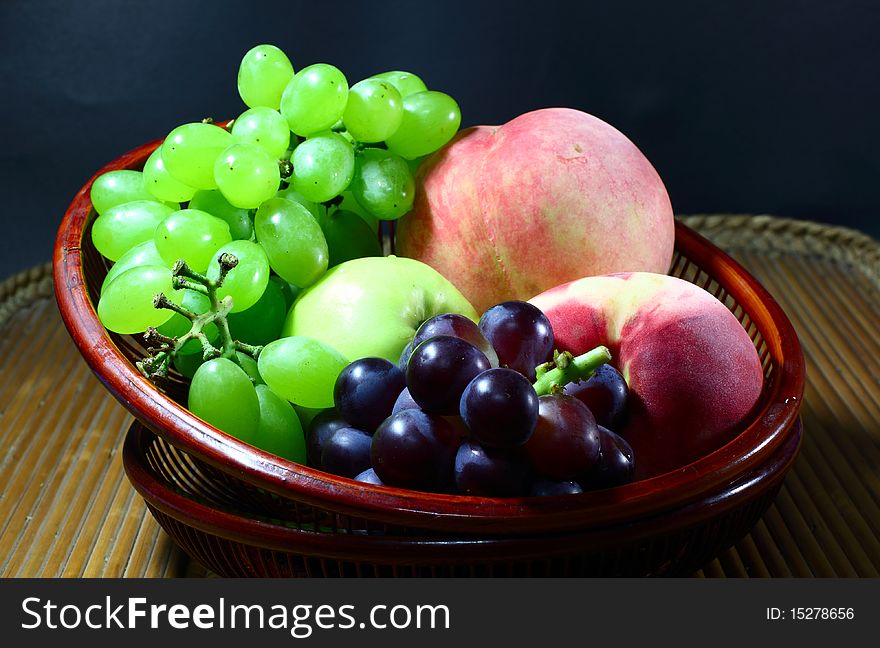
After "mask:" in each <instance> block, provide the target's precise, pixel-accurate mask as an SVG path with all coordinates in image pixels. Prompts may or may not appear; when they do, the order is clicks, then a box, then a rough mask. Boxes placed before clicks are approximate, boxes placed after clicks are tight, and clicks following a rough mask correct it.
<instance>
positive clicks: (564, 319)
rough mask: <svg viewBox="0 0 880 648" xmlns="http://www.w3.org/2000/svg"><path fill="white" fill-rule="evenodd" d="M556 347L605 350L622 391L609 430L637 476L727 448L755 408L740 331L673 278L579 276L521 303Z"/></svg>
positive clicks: (758, 380) (753, 358)
mask: <svg viewBox="0 0 880 648" xmlns="http://www.w3.org/2000/svg"><path fill="white" fill-rule="evenodd" d="M530 301H531V303H533V304H534V305H535V306H537V307H538V308H540V309H541V310H542V311H544V313H545V314H546V315H547V317H548V319H549V320H550V323H551V325H552V326H553V332H554V335H555V338H556V345H557V346H558V348H559V349H560V350H565V351H570V352H572V353H574V354H575V355H577V354H579V353H583V352H585V351H588V350H589V349H592V348H593V347H596V346H598V345H605V346H607V347H608V348H609V349H610V351H611V355H612V364H613V365H614V366H615V367H617V369H618V370H620V372H621V373H622V374H623V376H624V378H625V379H626V381H627V384H628V385H629V389H630V398H629V404H628V412H627V415H626V416H627V419H626V421H625V423H624V424H623V427H622V428H621V429H619V430H615V431H616V432H618V433H619V434H620V435H621V436H623V437H624V438H625V439H626V440H627V441H629V443H630V444H631V445H632V447H633V452H634V454H635V463H636V479H645V478H648V477H652V476H654V475H658V474H661V473H665V472H668V471H671V470H675V469H679V468H682V467H683V466H685V465H687V464H689V463H691V462H693V461H694V460H696V459H698V458H700V457H702V456H704V455H706V454H708V453H709V452H712V451H714V450H716V449H718V448H720V447H721V446H722V445H724V444H725V443H726V442H727V441H729V440H730V439H731V438H732V437H733V436H734V435H735V434H736V433H737V432H738V431H739V429H740V427H741V426H742V423H743V421H744V420H746V418H747V417H748V415H749V413H750V411H752V409H753V408H754V407H755V405H756V403H757V401H758V399H759V397H760V394H761V389H762V385H763V380H764V373H763V370H762V367H761V361H760V358H759V357H758V353H757V351H756V350H755V346H754V344H753V343H752V340H751V338H750V337H749V335H748V333H747V332H746V331H745V329H744V328H743V327H742V325H741V324H740V323H739V321H738V320H737V319H736V317H735V316H734V315H733V314H732V313H731V312H730V310H729V309H728V308H727V307H726V306H724V304H722V303H721V302H720V301H719V300H718V299H716V298H715V297H714V296H713V295H711V294H710V293H709V292H707V291H705V290H703V289H702V288H700V287H698V286H696V285H694V284H691V283H689V282H687V281H684V280H682V279H678V278H675V277H671V276H667V275H661V274H654V273H623V274H616V275H609V276H598V277H587V278H584V279H580V280H577V281H573V282H569V283H567V284H564V285H561V286H558V287H556V288H553V289H550V290H548V291H546V292H544V293H542V294H540V295H538V296H537V297H534V298H533V299H532V300H530Z"/></svg>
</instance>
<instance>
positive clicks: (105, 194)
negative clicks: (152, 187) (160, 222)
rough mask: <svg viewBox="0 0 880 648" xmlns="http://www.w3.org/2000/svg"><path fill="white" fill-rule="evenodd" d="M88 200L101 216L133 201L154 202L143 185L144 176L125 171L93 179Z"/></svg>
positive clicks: (110, 172)
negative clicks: (112, 208)
mask: <svg viewBox="0 0 880 648" xmlns="http://www.w3.org/2000/svg"><path fill="white" fill-rule="evenodd" d="M89 198H90V199H91V201H92V207H94V208H95V211H96V212H98V214H103V213H104V212H105V211H107V210H108V209H110V208H111V207H115V206H116V205H122V204H124V203H128V202H134V201H135V200H156V197H155V196H154V195H153V194H151V193H150V192H149V191H148V190H147V187H146V185H145V184H144V174H143V173H142V172H141V171H129V170H127V169H121V170H118V171H108V172H107V173H102V174H101V175H100V176H98V177H97V178H95V181H94V182H93V183H92V188H91V189H90V190H89ZM169 206H170V207H173V208H174V209H177V208H178V207H179V205H169Z"/></svg>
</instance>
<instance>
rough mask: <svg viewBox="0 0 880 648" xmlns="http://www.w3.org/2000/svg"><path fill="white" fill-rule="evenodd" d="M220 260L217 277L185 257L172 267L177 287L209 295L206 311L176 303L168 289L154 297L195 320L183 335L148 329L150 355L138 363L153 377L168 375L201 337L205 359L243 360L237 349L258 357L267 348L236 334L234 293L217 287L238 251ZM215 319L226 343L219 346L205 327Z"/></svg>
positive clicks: (162, 305)
mask: <svg viewBox="0 0 880 648" xmlns="http://www.w3.org/2000/svg"><path fill="white" fill-rule="evenodd" d="M217 262H218V265H219V266H220V271H219V272H218V274H217V278H216V279H211V278H210V277H208V276H206V275H203V274H201V273H199V272H196V271H195V270H193V269H192V268H190V267H189V266H188V265H187V264H186V262H185V261H184V260H183V259H181V260H180V261H178V262H177V263H175V264H174V267H173V268H172V270H171V275H172V285H173V286H174V288H175V289H177V290H183V289H188V290H195V291H198V292H200V293H201V294H203V295H206V296H207V297H208V300H209V301H210V304H211V306H210V308H209V309H208V310H207V311H206V312H204V313H202V314H197V313H194V312H192V311H191V310H189V309H188V308H186V307H184V306H181V305H180V304H175V303H174V302H173V301H171V300H170V299H169V298H168V296H167V295H165V294H164V293H159V294H158V295H156V296H155V297H154V298H153V306H155V307H156V308H165V309H168V310H172V311H174V312H175V313H179V314H180V315H183V316H184V317H186V318H187V319H188V320H189V321H190V322H191V327H190V330H189V331H187V332H186V333H185V334H183V335H181V336H179V337H169V336H167V335H163V334H162V333H160V332H159V331H158V330H157V329H156V328H154V327H150V328H148V329H147V332H146V333H144V338H143V339H144V342H145V343H146V345H147V350H148V352H149V353H150V357H148V358H145V359H144V360H142V361H140V362H138V363H137V367H138V369H139V370H140V371H141V373H142V374H144V375H145V376H146V377H147V378H149V379H150V380H155V379H156V378H157V377H163V378H164V377H166V376H167V375H168V369H169V368H170V366H171V361H172V360H173V359H174V358H175V356H176V355H177V354H178V353H179V352H180V350H181V349H182V348H183V346H184V345H185V344H186V343H187V342H189V341H190V340H198V341H199V343H200V344H201V345H202V357H203V358H204V359H205V360H211V359H212V358H218V357H221V356H222V357H224V358H229V359H230V360H232V361H233V362H235V363H236V364H240V363H239V360H238V358H237V357H236V355H235V353H236V351H241V352H242V353H245V354H247V355H249V356H251V357H252V358H254V359H257V358H258V357H259V355H260V351H262V350H263V347H261V346H254V345H251V344H245V343H244V342H239V341H238V340H234V339H233V338H232V334H231V333H230V331H229V322H228V320H227V317H228V315H229V313H230V312H232V297H229V296H226V297H223V298H222V299H221V298H220V297H219V295H217V289H218V288H220V287H221V286H222V285H223V281H224V280H225V279H226V275H228V274H229V271H230V270H232V269H233V268H235V267H236V266H237V265H238V258H237V257H235V255H232V254H229V253H224V254H221V255H220V256H219V257H218V258H217ZM211 323H213V324H215V325H216V326H217V328H218V330H219V331H220V338H221V341H222V346H221V348H219V349H218V348H217V347H215V346H214V345H213V344H212V343H211V341H210V340H209V339H208V336H207V335H205V332H204V330H205V327H207V326H208V325H209V324H211Z"/></svg>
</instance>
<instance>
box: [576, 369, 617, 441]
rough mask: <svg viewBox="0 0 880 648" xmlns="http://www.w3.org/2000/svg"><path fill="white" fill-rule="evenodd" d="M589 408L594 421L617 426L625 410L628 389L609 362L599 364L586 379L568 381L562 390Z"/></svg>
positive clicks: (607, 425)
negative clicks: (574, 381) (573, 381)
mask: <svg viewBox="0 0 880 648" xmlns="http://www.w3.org/2000/svg"><path fill="white" fill-rule="evenodd" d="M563 393H564V394H567V395H568V396H574V397H575V398H577V399H578V400H579V401H581V402H583V403H584V405H586V406H587V407H589V408H590V411H591V412H592V413H593V416H594V417H595V419H596V423H598V424H599V425H603V426H605V427H611V428H614V427H617V425H618V424H619V423H620V421H621V419H622V418H623V413H624V412H625V411H626V400H627V396H628V394H629V389H628V388H627V386H626V380H624V379H623V375H622V374H621V373H620V372H619V371H618V370H617V369H615V368H614V367H612V366H611V365H610V364H607V363H606V364H603V365H600V366H599V368H598V369H596V371H595V372H594V373H593V375H592V376H590V377H589V378H588V379H587V380H582V381H580V382H576V383H569V384H567V385H566V386H565V389H564V391H563Z"/></svg>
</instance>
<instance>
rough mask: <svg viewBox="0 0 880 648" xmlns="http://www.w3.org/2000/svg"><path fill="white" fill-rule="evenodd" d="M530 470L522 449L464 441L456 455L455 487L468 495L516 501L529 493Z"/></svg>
mask: <svg viewBox="0 0 880 648" xmlns="http://www.w3.org/2000/svg"><path fill="white" fill-rule="evenodd" d="M529 475H530V469H529V462H528V459H527V457H526V455H525V454H524V453H523V452H522V451H521V450H519V449H513V450H509V449H506V448H505V449H502V448H485V447H483V446H481V445H480V444H478V443H473V442H471V441H463V442H462V444H461V446H460V447H459V448H458V452H457V453H456V455H455V486H456V487H457V488H458V491H459V492H461V493H464V494H465V495H484V496H487V497H515V496H517V495H525V494H526V493H527V492H528V481H529Z"/></svg>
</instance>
